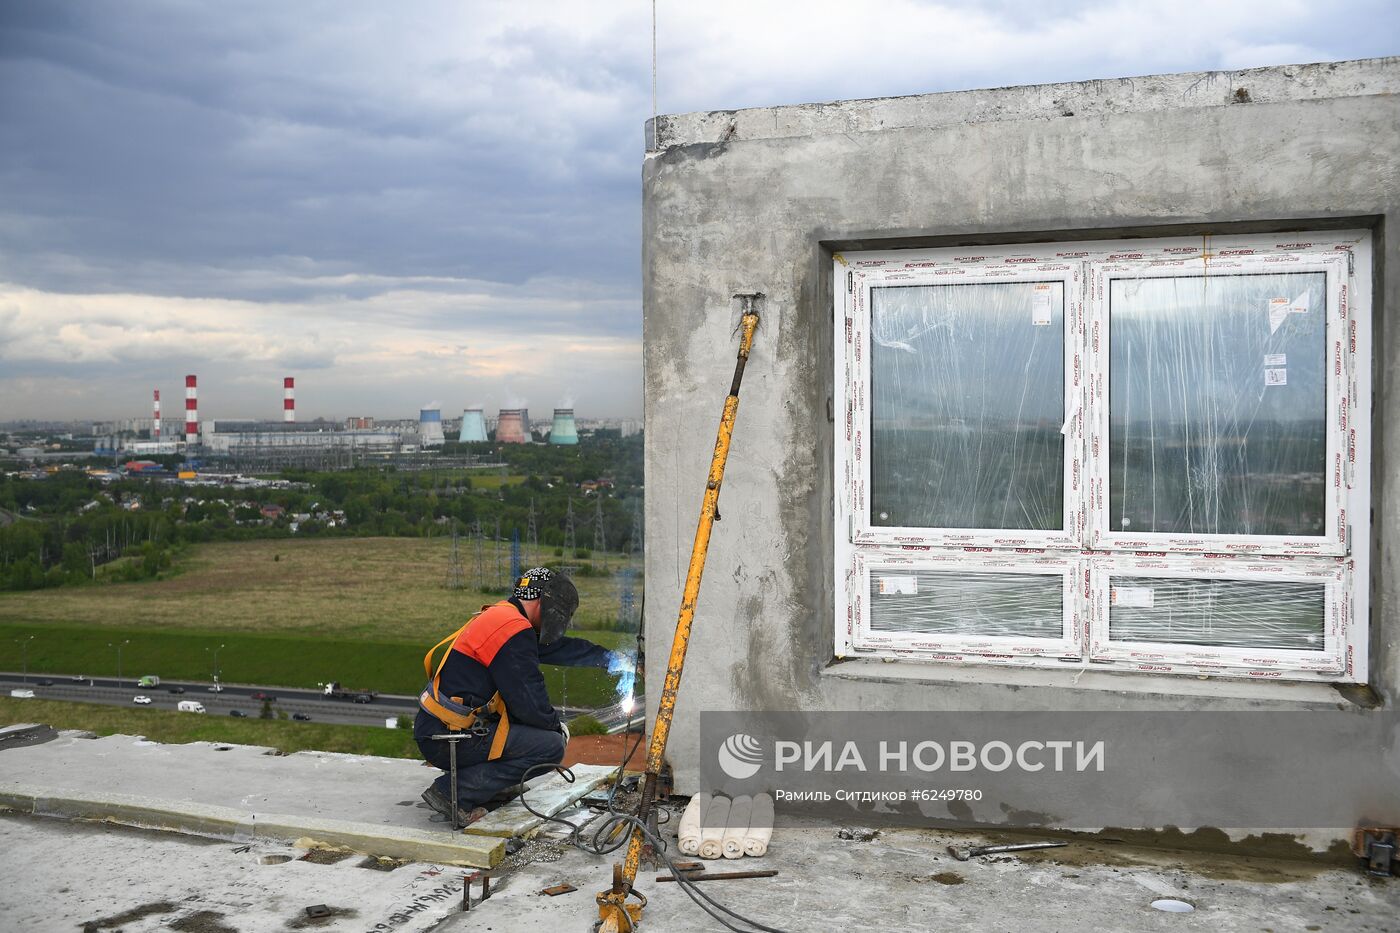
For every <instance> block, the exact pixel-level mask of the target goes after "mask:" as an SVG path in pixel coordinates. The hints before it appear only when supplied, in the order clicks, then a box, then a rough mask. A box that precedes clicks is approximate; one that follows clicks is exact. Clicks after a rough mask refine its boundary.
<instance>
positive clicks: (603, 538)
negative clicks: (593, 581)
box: [593, 492, 608, 567]
mask: <svg viewBox="0 0 1400 933" xmlns="http://www.w3.org/2000/svg"><path fill="white" fill-rule="evenodd" d="M595 495H597V497H598V498H597V499H596V500H594V509H593V559H594V560H595V561H602V562H603V566H604V567H606V566H607V565H608V538H607V535H605V534H604V533H603V494H602V493H601V492H599V493H595Z"/></svg>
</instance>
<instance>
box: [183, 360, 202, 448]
mask: <svg viewBox="0 0 1400 933" xmlns="http://www.w3.org/2000/svg"><path fill="white" fill-rule="evenodd" d="M197 440H199V390H198V388H197V387H196V384H195V378H194V376H186V377H185V441H186V442H190V441H197Z"/></svg>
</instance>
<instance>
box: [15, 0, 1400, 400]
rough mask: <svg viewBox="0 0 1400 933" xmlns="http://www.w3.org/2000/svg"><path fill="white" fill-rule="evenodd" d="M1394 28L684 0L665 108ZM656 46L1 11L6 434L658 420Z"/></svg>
mask: <svg viewBox="0 0 1400 933" xmlns="http://www.w3.org/2000/svg"><path fill="white" fill-rule="evenodd" d="M1396 25H1397V13H1396V12H1395V9H1394V5H1393V4H1390V3H1385V2H1381V0H1353V2H1346V3H1338V4H1334V5H1330V6H1328V5H1320V4H1317V3H1309V2H1304V0H1238V2H1234V3H1229V4H1216V5H1213V6H1210V7H1209V8H1208V15H1202V8H1200V7H1198V6H1196V5H1170V4H1162V3H1160V2H1141V3H1135V2H1127V0H1117V2H1114V0H1095V2H1075V3H1064V4H1044V3H1028V2H1010V0H995V2H986V3H977V4H967V3H932V2H916V0H882V2H880V3H872V4H854V5H853V4H850V3H845V2H837V0H807V2H805V3H802V4H796V3H791V2H779V0H771V2H766V0H712V2H710V3H707V4H685V3H680V2H672V0H662V2H660V3H659V23H658V29H659V32H658V34H659V39H660V49H659V59H660V73H659V81H660V92H661V108H662V110H663V111H665V112H672V113H677V112H684V111H687V110H708V109H730V108H735V107H746V106H763V105H771V104H782V103H793V102H799V101H810V100H831V99H840V98H852V97H873V96H881V95H894V94H915V93H924V92H929V91H938V90H949V89H955V88H961V87H987V86H999V85H1006V84H1015V83H1035V82H1049V81H1063V80H1078V79H1089V78H1107V77H1114V76H1118V75H1136V74H1146V73H1153V72H1164V71H1190V70H1199V69H1212V68H1237V67H1248V66H1253V65H1263V64H1272V63H1280V62H1297V61H1315V60H1321V59H1329V58H1355V57H1364V56H1367V55H1377V54H1386V53H1389V52H1393V51H1394V37H1395V35H1396ZM650 39H651V23H650V4H649V3H647V2H646V0H617V2H614V0H608V2H605V3H577V2H550V3H546V2H544V0H529V2H504V0H495V2H487V0H477V2H470V3H468V2H427V0H424V2H415V3H411V4H392V3H381V2H369V0H360V2H330V0H298V2H292V3H288V2H285V0H281V2H268V0H255V2H239V3H237V4H211V3H196V2H171V0H124V2H120V3H118V2H96V0H88V2H73V0H47V2H23V0H9V2H0V420H3V419H5V418H9V417H23V416H28V417H77V416H94V417H100V416H114V415H127V416H135V415H140V414H144V412H145V407H146V405H147V401H146V400H147V399H149V393H150V388H151V387H152V386H153V385H163V386H165V387H166V388H167V389H171V390H176V389H177V388H178V382H176V380H178V379H179V377H180V376H181V375H183V374H184V373H186V372H199V373H200V375H201V386H202V387H207V393H206V396H205V397H207V398H208V400H209V401H208V407H209V410H210V411H211V412H215V413H217V414H219V415H220V416H230V415H240V414H246V413H251V412H258V411H263V410H264V408H265V406H266V405H267V404H268V399H269V398H271V399H272V400H273V401H274V402H275V401H276V398H277V397H278V396H276V395H275V394H273V395H269V394H268V393H269V392H271V391H272V390H271V389H269V388H268V387H269V386H271V387H273V388H275V387H276V386H277V385H279V384H280V383H279V381H278V380H280V377H281V376H282V375H286V374H291V373H292V372H293V371H306V372H307V373H308V376H309V378H308V379H307V380H306V381H305V382H299V383H298V391H299V398H300V400H301V401H302V402H303V409H304V410H305V411H307V412H308V413H309V414H311V415H315V414H318V413H331V412H349V411H356V412H364V413H369V414H378V415H381V416H390V415H393V414H395V413H405V412H408V413H411V412H412V410H413V409H414V408H415V407H416V406H417V405H418V404H419V403H421V401H422V400H423V399H425V398H442V399H443V400H444V405H445V406H446V407H447V408H449V409H450V408H452V407H454V406H456V405H458V404H461V403H463V402H465V401H469V400H470V401H486V402H489V401H490V400H491V399H492V398H497V399H499V398H500V397H501V396H502V395H503V394H504V393H506V391H507V390H506V388H505V387H506V386H508V387H509V394H511V395H513V396H517V397H519V396H527V397H533V399H534V403H535V404H536V405H537V406H539V405H547V404H548V403H549V402H550V401H554V400H557V399H558V398H560V397H563V396H564V395H569V396H576V397H577V403H578V406H579V408H580V411H581V412H595V413H599V414H619V415H623V414H625V415H629V416H635V415H636V414H638V413H639V412H640V408H641V402H640V365H641V364H640V331H641V308H640V283H639V274H638V270H639V259H640V203H639V202H640V184H639V168H640V164H641V161H642V158H643V152H642V126H643V122H644V120H645V119H646V118H647V117H648V116H649V115H650V99H649V98H650V86H649V85H650V80H649V79H650V75H649V66H650V54H649V53H650V49H649V45H650ZM718 261H723V258H722V257H720V259H719V260H718ZM541 348H545V349H547V354H548V359H549V360H550V365H549V366H547V367H544V368H543V369H541V367H538V366H534V365H532V363H531V359H530V355H531V353H534V352H536V351H538V350H540V349H541ZM312 373H314V374H315V375H314V377H313V376H310V374H312ZM318 406H319V407H318Z"/></svg>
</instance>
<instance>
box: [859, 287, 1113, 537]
mask: <svg viewBox="0 0 1400 933" xmlns="http://www.w3.org/2000/svg"><path fill="white" fill-rule="evenodd" d="M1080 277H1081V270H1080V265H1079V264H1078V263H1067V262H1043V263H1035V264H1027V265H1025V266H1020V267H1015V268H1011V269H995V270H992V269H988V270H965V269H955V268H954V269H950V268H939V269H894V270H879V271H853V272H852V273H851V277H850V279H848V282H849V287H850V294H851V299H852V300H851V306H850V308H849V313H848V314H847V316H846V320H845V324H846V341H845V355H846V359H845V364H846V371H847V372H848V373H850V374H851V377H852V378H851V381H850V383H849V386H848V390H849V396H848V420H847V422H846V425H845V438H844V443H845V445H846V453H847V463H848V464H850V466H851V469H852V474H851V477H850V483H849V489H850V495H851V501H850V508H851V516H852V525H851V529H850V532H849V534H850V540H851V542H852V543H853V544H856V545H916V546H922V545H942V546H954V547H965V546H984V547H1049V548H1078V547H1080V546H1081V545H1082V542H1083V537H1084V529H1085V524H1086V520H1085V513H1084V510H1083V506H1082V505H1081V500H1082V496H1081V495H1080V492H1079V488H1078V484H1079V483H1080V482H1081V479H1082V476H1083V472H1084V471H1083V420H1082V419H1081V418H1079V417H1077V416H1078V413H1079V411H1080V410H1081V406H1082V400H1081V390H1080V385H1079V382H1080V379H1079V373H1081V372H1082V367H1083V361H1082V360H1081V359H1080V352H1081V351H1080V344H1081V341H1080V340H1079V339H1078V335H1079V334H1081V333H1082V332H1083V315H1084V303H1083V286H1082V284H1081V282H1080ZM1003 282H1016V283H1034V282H1058V283H1060V285H1061V287H1062V289H1063V295H1064V302H1065V307H1064V318H1063V321H1064V327H1063V334H1062V340H1063V353H1064V360H1063V367H1064V369H1063V372H1064V379H1063V393H1064V396H1063V397H1064V421H1063V422H1062V424H1063V425H1064V427H1063V429H1062V434H1064V437H1065V443H1064V450H1063V454H1062V456H1061V461H1062V462H1061V467H1060V468H1061V473H1062V489H1063V491H1064V494H1063V497H1062V502H1061V508H1060V512H1061V516H1060V517H1061V527H1060V528H1059V529H1055V530H1035V529H1017V528H947V527H910V526H894V525H875V524H872V522H871V518H870V516H871V502H870V493H871V490H872V488H873V487H872V485H871V454H872V453H873V451H872V450H871V445H872V443H873V437H874V435H873V432H872V430H871V419H872V408H873V399H872V398H871V393H870V386H871V362H872V358H873V349H874V348H873V340H872V336H871V330H872V328H871V314H872V305H871V291H872V290H873V289H876V288H883V287H899V286H921V285H928V286H941V285H954V284H957V285H965V284H997V283H1003ZM1027 326H1032V325H1030V324H1029V322H1027Z"/></svg>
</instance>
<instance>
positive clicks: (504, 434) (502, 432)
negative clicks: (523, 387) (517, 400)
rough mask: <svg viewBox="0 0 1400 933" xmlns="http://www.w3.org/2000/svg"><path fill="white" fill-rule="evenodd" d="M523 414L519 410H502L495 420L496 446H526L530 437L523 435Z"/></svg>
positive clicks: (524, 429)
mask: <svg viewBox="0 0 1400 933" xmlns="http://www.w3.org/2000/svg"><path fill="white" fill-rule="evenodd" d="M525 431H526V428H525V420H524V412H523V411H522V410H521V409H519V408H502V409H501V414H500V416H499V417H498V418H497V419H496V443H497V444H528V443H530V435H528V434H526V433H525Z"/></svg>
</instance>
